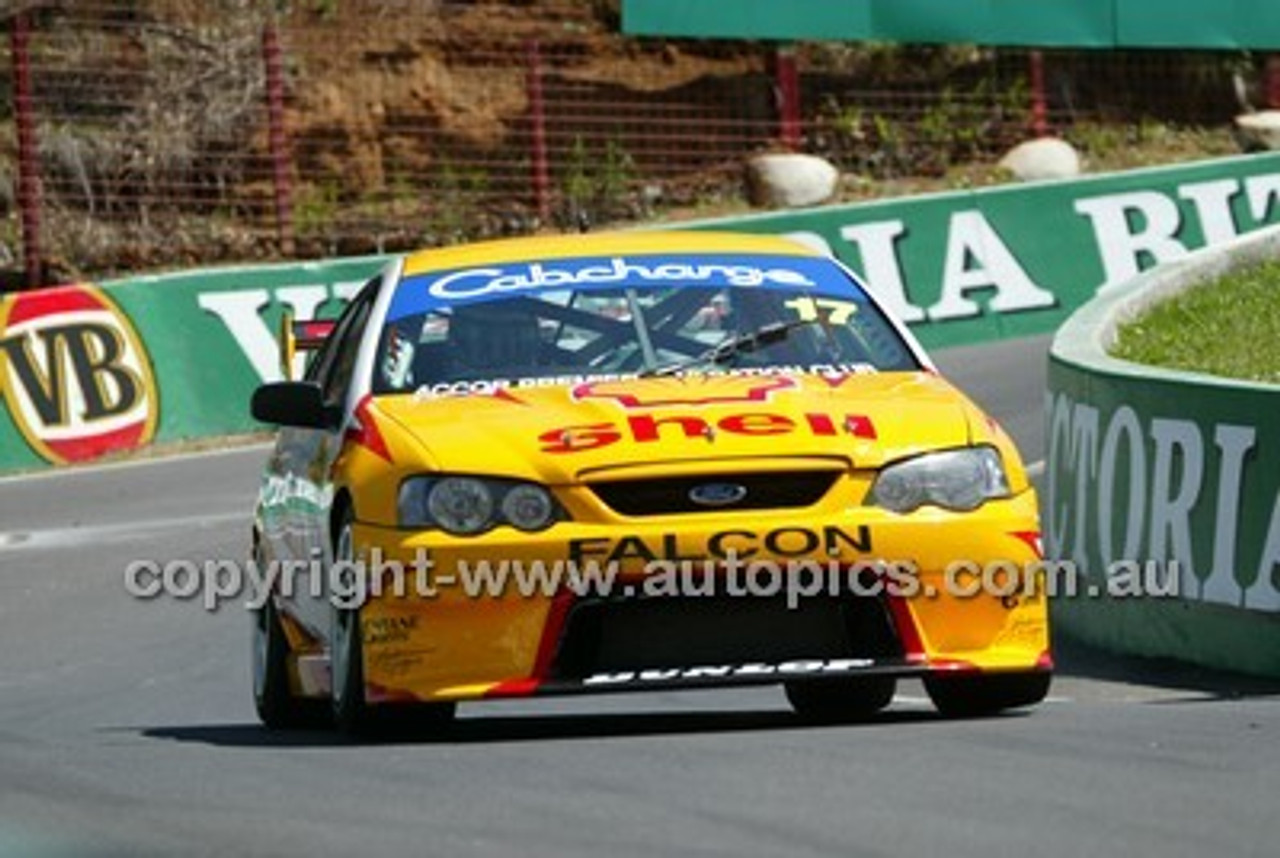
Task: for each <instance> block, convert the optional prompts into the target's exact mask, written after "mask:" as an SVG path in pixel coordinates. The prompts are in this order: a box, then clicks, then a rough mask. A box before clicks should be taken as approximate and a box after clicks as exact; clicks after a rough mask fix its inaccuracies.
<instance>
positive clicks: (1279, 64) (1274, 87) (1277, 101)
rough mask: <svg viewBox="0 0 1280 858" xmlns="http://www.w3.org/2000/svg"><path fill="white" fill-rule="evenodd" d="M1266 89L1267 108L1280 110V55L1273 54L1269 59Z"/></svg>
mask: <svg viewBox="0 0 1280 858" xmlns="http://www.w3.org/2000/svg"><path fill="white" fill-rule="evenodd" d="M1265 88H1266V93H1265V95H1266V99H1267V107H1268V108H1269V109H1271V110H1280V54H1271V55H1270V56H1268V57H1267V71H1266V84H1265Z"/></svg>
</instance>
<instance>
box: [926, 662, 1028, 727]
mask: <svg viewBox="0 0 1280 858" xmlns="http://www.w3.org/2000/svg"><path fill="white" fill-rule="evenodd" d="M1052 680H1053V675H1052V674H1051V673H1049V672H1048V671H1036V672H1034V673H992V674H986V675H979V676H972V675H967V676H966V675H963V674H939V675H934V676H926V677H925V678H924V688H925V691H927V692H928V693H929V699H930V700H932V701H933V705H934V706H936V707H938V711H939V712H941V713H942V714H943V715H946V716H947V717H951V718H972V717H977V716H980V715H994V714H995V713H997V712H1002V711H1004V710H1005V709H1017V708H1018V707H1021V706H1034V705H1035V704H1037V703H1039V702H1041V701H1042V700H1044V699H1045V697H1047V696H1048V694H1049V684H1050V683H1051V682H1052Z"/></svg>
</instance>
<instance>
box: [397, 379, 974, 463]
mask: <svg viewBox="0 0 1280 858" xmlns="http://www.w3.org/2000/svg"><path fill="white" fill-rule="evenodd" d="M376 409H377V413H378V415H379V416H378V419H379V421H380V423H382V424H384V425H383V431H391V432H394V433H395V434H397V435H400V436H402V437H403V438H404V440H405V441H406V442H408V443H406V444H404V445H399V444H398V445H397V447H399V448H400V449H402V450H405V449H416V450H417V451H418V452H419V453H420V455H421V456H422V462H421V463H420V464H421V467H422V468H424V469H428V470H441V471H449V472H454V473H472V474H494V475H504V476H511V477H520V478H525V479H532V480H538V481H540V482H544V483H546V484H550V485H564V484H570V483H575V482H578V481H581V480H583V479H586V478H590V477H591V476H592V475H593V474H601V473H603V472H608V471H612V470H614V469H618V468H635V467H643V466H647V465H650V466H651V465H665V464H669V465H672V466H673V467H679V466H680V465H682V464H686V463H687V464H689V465H694V464H695V463H698V462H706V461H708V460H718V461H724V460H730V459H758V458H779V457H783V458H788V457H814V458H817V457H821V458H823V459H828V460H832V459H838V460H843V464H844V465H845V466H849V467H857V468H877V467H880V466H881V465H882V464H883V463H885V462H886V461H889V460H892V459H897V458H901V457H903V456H908V455H912V454H915V453H919V452H922V451H925V450H931V449H938V448H946V447H955V446H960V445H964V444H968V443H972V442H974V441H975V440H980V439H975V437H974V435H975V432H976V433H978V434H979V435H983V434H985V431H984V430H985V429H986V427H987V424H988V422H989V421H985V420H984V419H982V415H981V413H980V412H978V411H977V409H976V408H975V407H974V406H973V405H972V404H971V403H969V401H968V400H967V399H966V398H965V397H964V396H963V395H962V394H961V393H959V392H958V391H957V390H956V389H955V388H954V387H952V386H951V385H950V384H949V383H948V382H947V381H945V380H944V379H942V378H940V377H938V376H936V375H934V374H932V373H926V372H913V373H883V374H858V375H843V376H829V377H828V376H817V375H795V376H742V375H707V376H703V375H697V376H687V377H661V378H647V379H627V380H619V381H593V382H586V383H582V384H577V385H572V384H569V385H566V384H556V385H551V386H545V387H529V388H505V389H500V390H497V391H494V392H490V393H484V394H466V395H457V396H434V397H427V396H423V395H400V396H387V397H380V398H379V399H378V400H377V402H376ZM393 427H394V428H393ZM402 464H408V463H402Z"/></svg>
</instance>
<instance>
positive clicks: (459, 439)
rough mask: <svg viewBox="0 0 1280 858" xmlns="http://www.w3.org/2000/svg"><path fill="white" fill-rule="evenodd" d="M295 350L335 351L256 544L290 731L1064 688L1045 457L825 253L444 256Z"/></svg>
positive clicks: (687, 246) (973, 706) (258, 657)
mask: <svg viewBox="0 0 1280 858" xmlns="http://www.w3.org/2000/svg"><path fill="white" fill-rule="evenodd" d="M295 333H296V334H298V335H299V336H300V339H299V338H298V337H295V336H294V335H295ZM283 345H284V356H285V361H286V364H292V363H293V353H294V350H295V349H296V348H298V347H299V346H304V347H305V346H316V347H318V348H317V351H316V353H315V355H314V356H313V357H312V359H311V361H310V363H309V365H308V366H307V368H306V370H305V374H304V375H303V376H302V378H301V379H300V380H288V381H283V382H275V383H270V384H266V385H263V386H262V387H260V388H259V389H258V390H257V391H256V392H255V394H254V397H253V403H252V411H253V414H254V416H255V417H256V418H257V419H258V420H260V421H263V422H266V423H273V424H278V425H280V427H281V429H280V432H279V437H278V441H277V443H276V446H275V450H274V452H273V454H272V456H271V457H270V461H269V464H268V467H267V470H266V473H265V476H264V479H263V483H262V489H261V494H260V498H259V502H258V505H257V509H256V514H255V519H254V534H253V536H254V558H255V561H256V562H257V563H258V564H259V567H260V569H262V570H265V571H266V572H267V574H268V575H269V580H270V581H271V591H270V597H269V598H266V599H265V600H263V601H262V603H261V604H260V605H259V606H258V607H257V608H256V610H255V611H254V618H255V622H254V647H253V651H254V694H255V699H256V703H257V708H258V712H259V714H260V716H261V718H262V720H263V721H264V722H265V723H266V724H267V725H269V726H272V727H287V726H291V725H297V724H301V723H306V722H310V721H313V720H314V719H316V718H318V717H320V718H328V717H330V716H332V717H333V718H334V720H335V721H336V723H337V724H338V725H339V726H340V727H342V728H344V729H347V730H356V731H359V730H366V729H370V728H373V727H375V726H376V725H378V724H381V723H383V722H384V720H385V719H386V718H388V717H392V716H394V717H395V718H397V719H401V718H406V717H407V718H410V719H413V720H415V721H416V722H418V723H423V724H429V723H435V722H440V721H445V720H447V719H449V718H450V717H452V715H453V712H454V708H455V704H456V703H457V702H458V701H466V700H480V699H490V698H502V697H525V696H530V695H543V694H564V693H583V692H587V693H591V692H605V691H628V690H644V689H659V688H662V689H672V688H695V687H709V686H731V685H753V684H767V683H779V684H782V685H783V686H784V688H785V691H786V694H787V697H788V699H789V700H790V701H791V703H792V705H793V706H794V708H795V709H796V710H797V711H798V712H799V713H800V714H801V715H803V716H806V717H810V718H815V719H840V718H856V717H863V716H866V715H868V714H870V713H873V712H876V711H878V710H880V709H882V708H883V707H885V706H887V705H888V704H889V702H890V701H891V699H892V696H893V693H894V688H895V682H896V679H897V678H898V677H906V676H917V677H922V678H923V679H924V682H925V684H926V688H927V690H928V692H929V694H930V696H931V697H932V699H933V701H934V702H935V704H936V705H937V706H938V707H939V709H941V710H942V711H943V712H944V713H949V714H966V713H983V712H990V711H995V710H999V709H1004V708H1009V707H1015V706H1023V705H1028V704H1032V703H1036V702H1038V701H1040V700H1041V699H1042V698H1043V697H1044V696H1045V694H1046V693H1047V690H1048V687H1049V679H1050V674H1051V670H1052V661H1051V657H1050V653H1049V636H1048V627H1047V615H1046V599H1045V595H1044V593H1043V592H1042V590H1041V588H1040V587H1038V586H1037V585H1036V575H1035V571H1034V568H1035V564H1036V561H1037V560H1038V557H1039V554H1038V544H1039V527H1038V523H1037V512H1036V499H1035V493H1034V491H1033V489H1032V488H1031V487H1030V486H1029V484H1028V482H1027V477H1026V475H1025V473H1024V471H1023V467H1022V464H1021V462H1020V460H1019V456H1018V453H1017V451H1016V450H1015V449H1014V447H1013V445H1012V443H1011V441H1010V439H1009V438H1008V436H1007V435H1006V434H1005V433H1004V432H1003V431H1002V430H1001V429H1000V428H999V426H998V425H997V424H996V423H995V422H994V421H993V420H991V419H990V418H988V417H987V416H986V415H985V414H983V413H982V411H980V410H979V409H978V408H977V407H976V406H975V405H974V404H973V403H972V402H970V401H969V400H968V399H966V398H965V397H964V396H963V395H962V394H961V393H959V392H958V391H957V390H956V389H955V388H953V387H952V386H951V385H950V384H949V383H948V382H947V381H946V380H944V379H943V378H941V377H940V376H939V375H938V373H937V372H936V371H935V369H934V368H933V366H932V364H931V363H930V361H929V359H928V357H927V356H926V355H925V353H924V352H923V350H922V349H921V348H920V347H919V345H918V344H917V343H916V342H915V340H914V339H913V338H912V337H911V335H910V334H909V332H908V331H907V330H906V329H905V328H904V326H903V325H901V324H900V323H899V322H898V321H896V320H895V319H893V318H891V317H890V316H889V315H888V314H887V313H886V312H885V310H884V308H883V307H881V306H880V305H879V304H878V303H877V301H876V300H875V298H874V296H872V295H871V294H870V293H869V292H868V291H867V290H866V289H865V288H864V286H863V285H862V284H861V283H860V282H859V280H858V279H857V277H855V276H854V275H853V274H852V273H851V272H850V271H849V270H848V269H846V268H845V267H843V266H842V265H841V264H840V263H838V262H837V261H835V260H833V259H831V258H829V257H827V256H825V255H822V254H819V253H817V252H815V251H813V250H811V249H808V248H806V247H804V246H802V245H801V244H798V243H795V242H792V241H790V240H787V239H783V238H777V237H760V236H746V235H734V234H728V233H723V234H717V233H706V232H635V233H612V234H608V233H602V234H594V235H574V236H562V237H539V238H526V239H514V240H507V241H498V242H490V243H484V244H474V245H470V246H464V247H456V248H448V249H436V250H425V251H421V252H417V253H413V254H409V255H406V256H403V257H400V258H396V259H395V260H394V261H392V262H391V263H390V264H388V265H387V266H386V267H385V269H384V270H383V271H382V272H381V273H380V274H379V275H378V276H377V277H375V278H374V279H372V280H371V281H370V282H369V283H368V284H367V285H365V287H364V288H363V289H362V290H361V291H360V292H359V293H358V294H357V295H356V296H355V298H354V299H353V300H352V301H351V302H350V304H349V305H348V306H347V307H346V309H345V311H344V312H343V314H342V315H341V317H340V318H339V319H337V320H336V322H331V323H314V322H313V323H310V324H299V325H291V326H289V325H287V326H286V330H285V332H284V344H283ZM991 569H995V570H996V571H997V572H1000V573H1001V574H1000V575H988V574H987V571H988V570H991ZM997 579H999V580H1000V581H1001V582H1003V583H1002V586H1000V587H998V588H996V587H993V586H989V585H990V584H991V583H992V582H993V581H996V580H997ZM1010 580H1012V581H1014V583H1015V586H1008V585H1007V584H1008V581H1010Z"/></svg>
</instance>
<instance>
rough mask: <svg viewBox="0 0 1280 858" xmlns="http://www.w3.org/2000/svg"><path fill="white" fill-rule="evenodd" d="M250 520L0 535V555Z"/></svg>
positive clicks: (203, 518)
mask: <svg viewBox="0 0 1280 858" xmlns="http://www.w3.org/2000/svg"><path fill="white" fill-rule="evenodd" d="M251 517H252V516H251V513H250V512H249V511H248V510H245V511H244V512H221V513H210V514H208V515H184V516H178V517H176V518H153V519H149V520H147V521H125V522H119V523H117V524H92V525H87V526H85V527H51V528H48V529H46V530H16V531H12V532H8V533H5V532H0V552H5V551H22V550H25V549H30V548H70V547H76V546H81V545H102V544H104V543H109V542H127V541H129V540H131V539H135V538H137V537H140V536H147V535H150V534H153V533H158V532H160V531H165V530H172V529H174V528H186V529H188V530H202V529H205V528H208V527H212V526H214V525H220V524H226V523H228V522H235V521H243V522H248V521H249V519H250V518H251Z"/></svg>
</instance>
